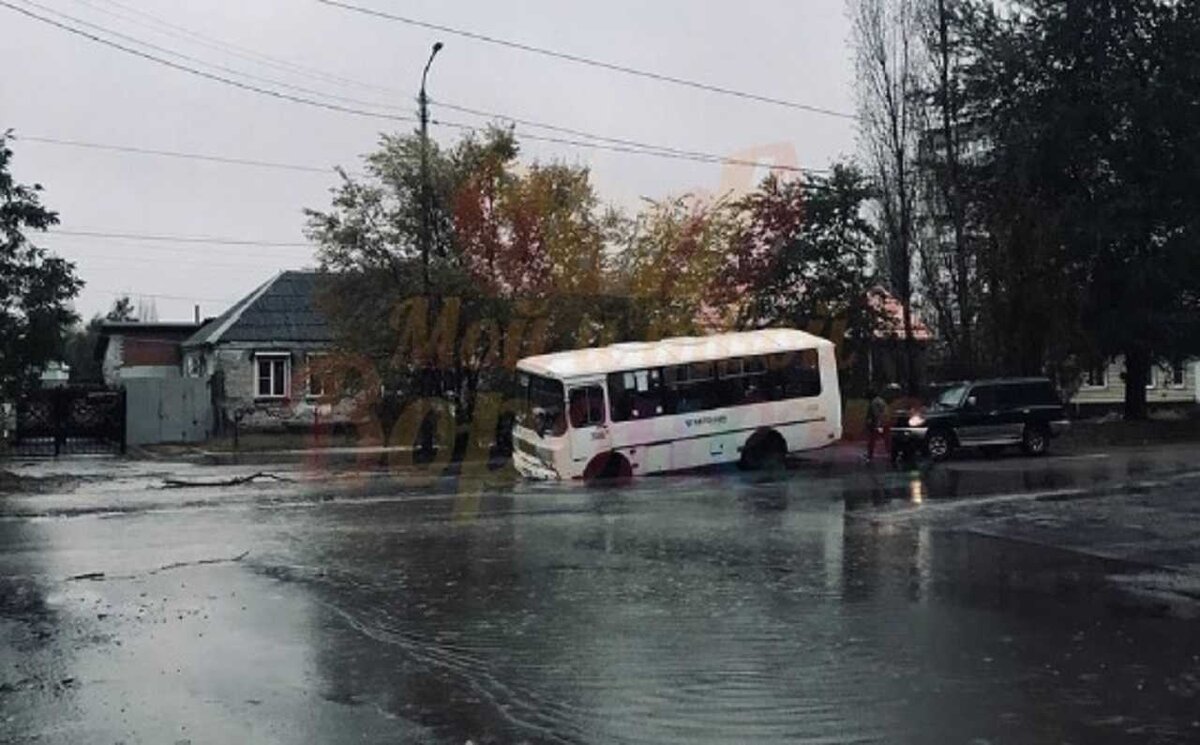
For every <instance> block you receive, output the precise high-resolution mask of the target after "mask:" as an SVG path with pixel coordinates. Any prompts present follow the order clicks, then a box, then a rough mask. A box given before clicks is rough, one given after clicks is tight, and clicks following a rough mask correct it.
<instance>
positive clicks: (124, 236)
mask: <svg viewBox="0 0 1200 745" xmlns="http://www.w3.org/2000/svg"><path fill="white" fill-rule="evenodd" d="M45 235H51V236H54V235H73V236H79V237H83V238H100V239H110V238H111V239H117V240H130V241H161V242H165V243H212V244H214V245H220V246H289V247H294V248H316V246H314V245H313V244H312V243H299V242H294V241H260V240H254V239H247V238H217V237H211V236H198V235H151V234H147V233H110V232H105V231H100V230H50V231H47V232H46V233H45Z"/></svg>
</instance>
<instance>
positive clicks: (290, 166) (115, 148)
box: [13, 135, 334, 176]
mask: <svg viewBox="0 0 1200 745" xmlns="http://www.w3.org/2000/svg"><path fill="white" fill-rule="evenodd" d="M13 139H15V140H17V141H19V142H39V143H43V144H46V145H63V146H67V147H79V148H87V149H91V150H108V151H111V152H116V153H133V154H136V155H157V156H162V157H164V158H180V159H185V160H202V161H209V162H212V163H224V164H227V165H236V166H253V167H256V168H276V169H280V170H286V171H303V172H306V173H319V174H322V175H325V176H328V175H330V174H332V173H333V172H334V170H333V168H332V167H330V168H321V167H319V166H302V165H298V164H296V163H278V162H272V161H265V160H250V159H247V158H231V157H226V156H223V155H207V154H204V153H187V152H180V151H178V150H157V149H153V148H144V147H134V146H132V145H113V144H107V143H102V142H84V141H82V140H62V139H58V138H56V137H40V136H36V135H14V137H13Z"/></svg>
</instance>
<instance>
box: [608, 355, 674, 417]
mask: <svg viewBox="0 0 1200 745" xmlns="http://www.w3.org/2000/svg"><path fill="white" fill-rule="evenodd" d="M666 392H667V391H666V386H665V385H664V382H663V372H662V369H661V368H657V367H652V368H650V369H647V370H628V371H626V372H619V373H611V374H609V376H608V393H609V398H610V399H611V400H610V403H609V407H610V409H611V411H612V420H613V421H614V422H627V421H629V420H630V419H652V418H654V417H656V416H662V415H663V414H665V413H667V404H668V398H669V397H668V396H667V395H666Z"/></svg>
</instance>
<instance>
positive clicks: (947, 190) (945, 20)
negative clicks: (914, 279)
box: [937, 0, 975, 377]
mask: <svg viewBox="0 0 1200 745" xmlns="http://www.w3.org/2000/svg"><path fill="white" fill-rule="evenodd" d="M937 13H938V45H939V46H940V49H939V50H938V54H939V57H940V60H939V62H940V68H941V69H940V70H939V77H940V80H939V83H940V85H941V89H942V90H941V96H940V98H941V102H940V108H941V115H942V116H941V118H942V122H941V123H942V137H943V139H944V140H945V147H946V173H945V174H943V175H942V177H941V178H940V179H938V180H939V181H941V184H942V198H943V199H944V200H945V202H946V208H947V209H948V210H949V211H950V221H951V224H952V227H953V229H954V294H955V295H957V296H958V326H959V329H958V342H959V343H958V344H957V345H956V346H957V347H958V357H959V359H958V363H959V366H960V367H961V368H962V370H963V372H964V374H965V375H966V376H967V377H971V376H973V375H974V372H975V370H974V368H975V344H974V342H973V341H972V338H971V337H972V334H971V325H972V323H973V322H974V314H973V313H972V310H971V289H970V266H969V257H968V256H967V245H966V237H965V229H964V226H963V214H962V203H961V202H960V196H961V194H960V188H959V175H958V141H957V138H956V136H955V131H954V126H953V124H952V119H953V116H954V109H955V103H954V99H953V93H952V91H951V90H950V19H949V13H948V12H947V10H946V3H945V0H938V4H937Z"/></svg>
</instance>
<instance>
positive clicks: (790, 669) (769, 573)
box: [0, 459, 1200, 744]
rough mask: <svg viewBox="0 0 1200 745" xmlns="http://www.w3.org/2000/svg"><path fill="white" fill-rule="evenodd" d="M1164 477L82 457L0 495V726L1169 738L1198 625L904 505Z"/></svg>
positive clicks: (1067, 558) (1189, 719)
mask: <svg viewBox="0 0 1200 745" xmlns="http://www.w3.org/2000/svg"><path fill="white" fill-rule="evenodd" d="M1182 465H1186V464H1184V463H1182V462H1181V463H1168V464H1163V463H1157V462H1156V463H1151V464H1150V465H1146V466H1145V467H1144V468H1143V467H1142V466H1141V465H1137V464H1134V466H1133V467H1132V468H1131V467H1130V464H1129V463H1128V462H1125V463H1122V464H1117V463H1110V462H1102V461H1101V460H1099V459H1097V461H1096V462H1088V461H1070V462H1067V461H1066V460H1064V461H1062V462H1060V463H1053V462H1050V461H1043V462H1041V463H1039V464H1037V466H1036V467H1027V466H1026V465H1024V461H1020V460H1019V459H1014V460H1013V461H1011V462H1010V461H1007V460H1006V461H1003V462H1000V463H991V462H986V461H978V462H975V461H972V462H966V463H964V464H961V465H959V466H957V467H956V468H954V469H941V470H939V471H936V472H927V473H916V472H914V473H893V472H885V471H882V470H880V471H878V472H874V471H872V472H854V473H838V472H833V471H827V470H823V469H821V468H819V467H814V468H807V469H804V468H802V469H799V470H796V471H793V472H791V473H789V474H788V475H787V476H786V478H782V479H777V480H773V481H761V480H760V481H756V480H753V479H749V478H746V477H744V476H741V475H738V474H732V473H730V474H715V475H704V476H686V477H666V478H655V479H647V480H643V481H639V482H636V483H634V484H632V485H630V486H627V487H624V488H584V487H579V486H571V485H566V486H564V485H538V484H513V485H508V486H496V487H488V488H486V489H483V490H476V489H468V490H466V492H465V493H463V492H461V491H460V490H458V489H457V488H455V487H454V486H453V484H452V483H450V482H437V483H414V482H412V481H409V480H396V479H394V478H384V477H364V478H357V477H347V478H340V477H339V478H328V479H318V480H315V481H314V480H311V479H307V480H305V479H306V476H305V474H304V473H303V472H302V470H300V471H297V472H295V473H294V474H292V477H294V478H296V479H297V480H298V482H297V483H254V484H247V485H243V486H238V487H229V488H202V489H187V490H163V489H160V488H158V486H160V485H161V481H162V476H163V473H160V472H159V471H158V470H155V469H167V468H168V467H166V466H155V467H150V466H144V465H123V466H121V468H122V469H124V470H119V471H118V473H116V478H108V477H109V476H112V475H113V474H112V472H111V466H109V465H106V464H98V465H96V466H95V469H96V471H97V478H96V479H95V480H94V481H84V482H83V483H82V484H78V485H76V486H75V487H73V488H71V489H63V490H61V491H55V490H49V491H47V492H46V493H41V494H21V495H9V496H7V497H0V642H2V646H0V741H3V742H29V741H33V742H63V743H66V742H109V743H115V742H126V743H135V742H192V743H205V742H214V743H224V742H249V741H253V742H281V743H282V742H313V743H318V742H321V743H324V742H379V743H384V742H386V743H394V742H436V743H443V742H444V743H464V742H467V741H471V742H474V743H476V744H480V743H490V742H495V743H516V742H589V743H640V742H647V743H649V742H656V743H657V742H663V743H727V742H821V743H841V742H914V743H915V742H962V743H974V742H989V743H1004V742H1014V743H1029V742H1087V743H1096V742H1127V741H1130V740H1139V741H1149V740H1153V741H1158V742H1172V741H1176V742H1194V741H1196V739H1197V738H1200V713H1198V712H1200V706H1198V705H1197V704H1198V696H1200V634H1198V633H1197V626H1196V622H1194V621H1186V620H1178V619H1171V618H1156V617H1153V614H1147V613H1144V612H1139V611H1138V610H1137V609H1134V608H1129V607H1126V606H1123V605H1121V604H1120V603H1116V602H1114V599H1113V596H1112V595H1111V593H1110V592H1109V591H1108V589H1106V588H1108V586H1109V585H1108V584H1107V582H1106V578H1109V577H1111V576H1113V575H1119V574H1121V573H1122V572H1125V571H1128V570H1129V569H1130V568H1129V567H1128V566H1126V565H1125V564H1124V563H1122V562H1117V561H1113V560H1106V559H1102V558H1088V557H1085V556H1082V555H1080V554H1076V553H1069V552H1058V551H1055V550H1052V549H1047V548H1042V547H1038V546H1035V545H1031V544H1028V545H1026V544H1020V543H1014V542H1012V541H1008V540H1001V539H997V538H993V537H988V536H984V535H979V534H971V533H963V532H956V531H950V530H940V529H937V528H933V527H930V526H929V525H928V524H926V523H923V522H920V521H913V520H909V519H905V516H906V515H909V514H910V513H911V512H912V511H913V510H919V509H922V508H926V507H928V506H930V505H939V504H949V503H950V502H951V501H954V500H963V499H971V498H984V499H986V498H988V497H989V496H990V497H991V498H994V499H996V500H997V504H1003V503H1004V499H1005V498H1007V496H1009V495H1012V494H1020V493H1021V492H1023V491H1024V492H1027V491H1029V490H1041V491H1042V492H1044V493H1045V494H1049V495H1054V494H1071V495H1072V496H1075V495H1076V492H1075V491H1073V490H1078V492H1079V493H1082V494H1085V495H1086V493H1087V492H1088V491H1089V490H1092V489H1098V488H1102V487H1103V486H1104V485H1106V484H1111V483H1115V479H1116V478H1117V476H1118V475H1119V474H1117V471H1121V470H1122V469H1123V475H1124V477H1130V476H1138V475H1140V474H1144V473H1148V474H1156V473H1159V472H1163V471H1168V470H1170V469H1171V468H1173V467H1176V466H1182ZM180 469H182V470H176V471H172V473H173V474H174V475H179V476H182V477H186V478H216V477H224V476H228V475H230V474H231V473H234V474H236V473H243V472H244V471H245V469H242V470H238V469H235V468H199V467H180ZM100 475H105V476H106V477H105V478H99V476H100ZM1153 488H1158V489H1166V490H1170V489H1177V490H1180V493H1181V494H1183V493H1184V492H1185V491H1186V495H1185V496H1187V498H1189V499H1196V498H1197V497H1196V496H1195V494H1194V493H1193V492H1194V491H1195V488H1194V484H1191V485H1183V486H1181V485H1179V484H1172V483H1166V482H1164V483H1163V484H1161V485H1158V486H1154V487H1153ZM1013 490H1015V491H1013ZM1187 490H1190V491H1187Z"/></svg>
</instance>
